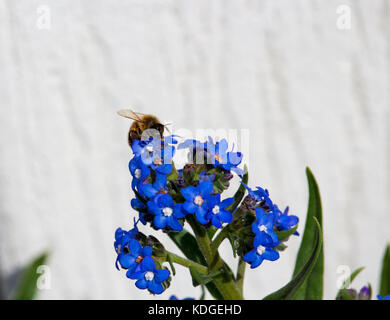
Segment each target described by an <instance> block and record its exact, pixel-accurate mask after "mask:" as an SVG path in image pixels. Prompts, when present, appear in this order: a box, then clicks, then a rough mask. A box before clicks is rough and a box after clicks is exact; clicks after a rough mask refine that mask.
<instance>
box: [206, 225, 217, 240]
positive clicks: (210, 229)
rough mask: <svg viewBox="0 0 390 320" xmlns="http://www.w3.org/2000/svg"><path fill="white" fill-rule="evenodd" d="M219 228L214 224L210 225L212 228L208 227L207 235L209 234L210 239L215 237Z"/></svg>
mask: <svg viewBox="0 0 390 320" xmlns="http://www.w3.org/2000/svg"><path fill="white" fill-rule="evenodd" d="M217 230H218V229H217V228H216V227H214V226H210V228H208V229H207V235H208V236H209V238H210V240H212V239H213V237H214V235H215V233H216V232H217Z"/></svg>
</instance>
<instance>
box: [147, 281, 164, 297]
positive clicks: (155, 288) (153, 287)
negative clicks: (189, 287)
mask: <svg viewBox="0 0 390 320" xmlns="http://www.w3.org/2000/svg"><path fill="white" fill-rule="evenodd" d="M148 289H149V290H150V291H151V292H152V293H154V294H161V293H162V292H163V291H164V288H163V286H162V285H161V283H158V282H156V281H154V280H153V281H149V283H148Z"/></svg>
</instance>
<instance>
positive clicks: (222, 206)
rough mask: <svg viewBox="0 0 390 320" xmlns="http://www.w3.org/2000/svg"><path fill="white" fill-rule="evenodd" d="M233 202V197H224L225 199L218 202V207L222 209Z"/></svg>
mask: <svg viewBox="0 0 390 320" xmlns="http://www.w3.org/2000/svg"><path fill="white" fill-rule="evenodd" d="M233 202H234V198H226V199H225V200H223V201H222V202H221V203H220V204H219V207H220V208H222V209H224V208H226V207H228V206H230V205H232V204H233Z"/></svg>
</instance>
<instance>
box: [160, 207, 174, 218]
mask: <svg viewBox="0 0 390 320" xmlns="http://www.w3.org/2000/svg"><path fill="white" fill-rule="evenodd" d="M162 212H163V214H164V216H166V217H169V216H170V215H171V214H172V212H173V210H172V208H170V207H165V208H164V209H162Z"/></svg>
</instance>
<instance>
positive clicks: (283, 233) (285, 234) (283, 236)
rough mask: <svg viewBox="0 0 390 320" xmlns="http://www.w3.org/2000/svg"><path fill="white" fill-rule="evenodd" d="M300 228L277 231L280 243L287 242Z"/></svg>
mask: <svg viewBox="0 0 390 320" xmlns="http://www.w3.org/2000/svg"><path fill="white" fill-rule="evenodd" d="M297 228H298V226H295V227H294V228H291V229H289V230H283V231H276V232H275V233H276V235H277V236H278V239H279V241H284V240H286V239H287V238H288V237H289V236H291V235H292V234H293V233H294V232H295V231H297Z"/></svg>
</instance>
